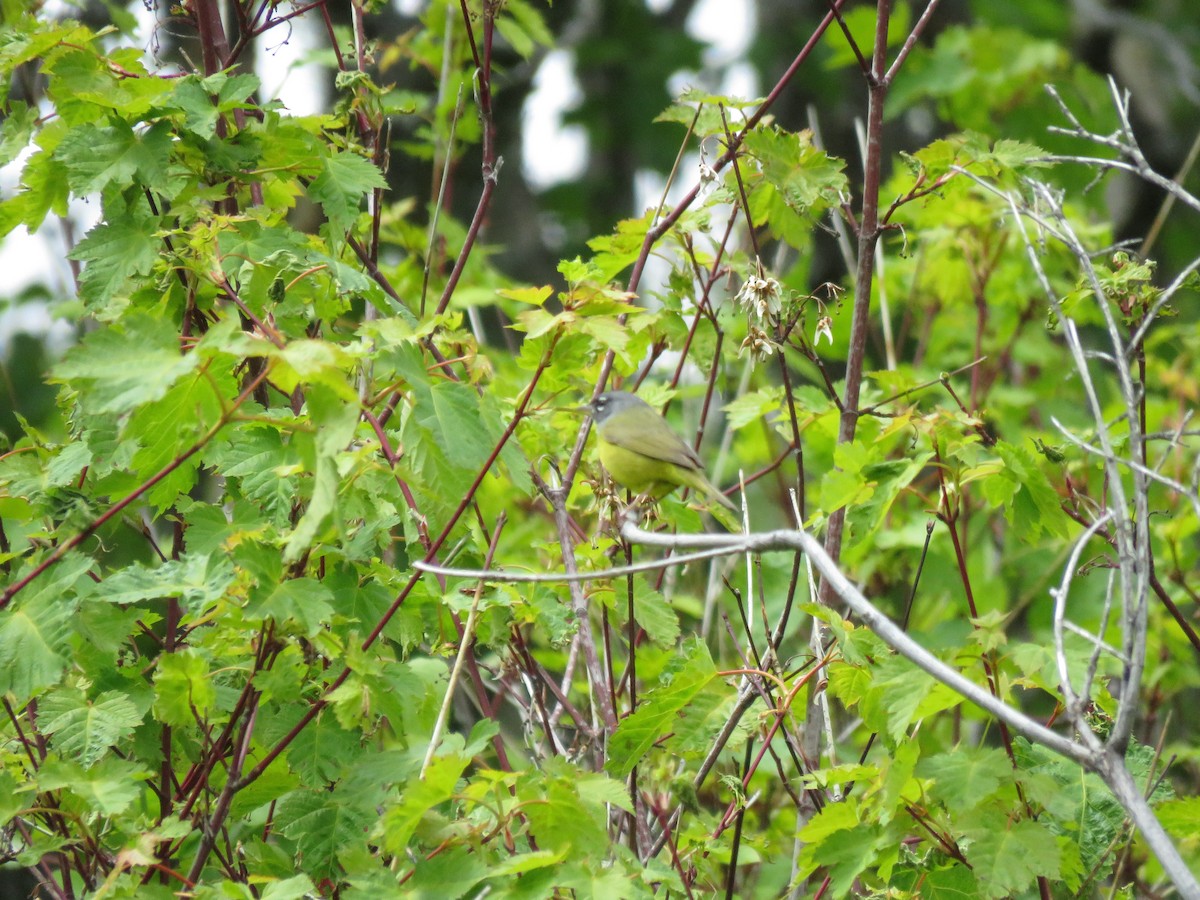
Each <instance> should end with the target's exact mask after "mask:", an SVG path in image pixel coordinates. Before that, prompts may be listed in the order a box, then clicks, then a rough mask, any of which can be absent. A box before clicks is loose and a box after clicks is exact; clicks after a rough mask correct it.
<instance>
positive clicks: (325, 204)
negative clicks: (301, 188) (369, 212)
mask: <svg viewBox="0 0 1200 900" xmlns="http://www.w3.org/2000/svg"><path fill="white" fill-rule="evenodd" d="M386 187H387V182H386V181H385V180H384V178H383V175H382V174H380V172H379V169H378V168H377V167H376V166H375V164H374V163H372V162H371V161H370V160H368V159H364V158H363V157H361V156H358V155H357V154H354V153H350V152H346V151H342V152H337V153H334V154H333V155H332V156H330V157H328V158H327V159H324V160H322V161H321V174H319V175H318V176H317V177H316V178H314V179H313V181H312V184H310V185H309V189H308V190H309V195H310V196H311V197H312V199H313V200H314V201H315V202H317V203H319V204H321V208H322V209H323V210H324V211H325V215H326V216H327V217H328V219H329V227H330V232H331V233H332V234H333V235H334V236H335V237H337V238H340V237H341V235H344V234H345V233H346V232H347V231H348V230H349V229H350V226H351V225H353V224H354V220H355V219H356V218H357V217H358V210H359V205H360V204H361V202H362V199H363V196H364V195H365V194H366V193H367V192H368V191H371V190H374V189H375V188H386Z"/></svg>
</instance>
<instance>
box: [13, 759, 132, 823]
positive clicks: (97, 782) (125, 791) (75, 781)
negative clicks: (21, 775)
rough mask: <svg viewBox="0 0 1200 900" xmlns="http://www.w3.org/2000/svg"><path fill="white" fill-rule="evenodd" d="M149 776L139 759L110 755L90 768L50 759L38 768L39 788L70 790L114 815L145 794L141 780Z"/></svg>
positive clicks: (45, 789)
mask: <svg viewBox="0 0 1200 900" xmlns="http://www.w3.org/2000/svg"><path fill="white" fill-rule="evenodd" d="M149 777H150V773H149V772H147V771H146V770H145V768H143V767H142V766H141V765H139V764H138V763H137V762H135V761H133V760H125V759H119V758H118V757H116V756H113V755H108V756H105V757H104V758H103V759H102V760H100V762H98V763H97V764H96V765H94V766H92V767H91V768H89V769H87V770H85V769H84V768H83V767H82V766H81V765H79V764H78V763H73V762H64V761H61V760H48V761H47V762H45V763H44V764H43V765H42V767H41V768H40V769H39V770H38V773H37V782H36V783H37V788H38V790H39V791H59V790H67V791H70V793H72V794H74V795H75V796H76V797H79V798H80V799H81V800H82V801H83V802H84V803H85V804H86V805H87V807H88V808H89V809H91V810H93V811H95V812H97V813H100V814H101V815H105V816H115V815H119V814H120V813H122V812H124V811H125V810H126V809H128V808H129V807H130V806H131V805H132V804H133V802H134V801H135V800H137V799H138V797H140V796H141V795H142V792H143V790H144V789H143V787H142V784H141V782H143V781H145V780H146V779H147V778H149Z"/></svg>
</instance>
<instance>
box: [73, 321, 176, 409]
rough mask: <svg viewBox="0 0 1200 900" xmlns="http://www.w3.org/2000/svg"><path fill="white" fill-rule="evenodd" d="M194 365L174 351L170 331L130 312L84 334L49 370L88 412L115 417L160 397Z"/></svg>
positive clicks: (172, 329) (164, 324)
mask: <svg viewBox="0 0 1200 900" xmlns="http://www.w3.org/2000/svg"><path fill="white" fill-rule="evenodd" d="M135 355H136V360H137V364H136V365H132V364H131V358H132V357H134V356H135ZM197 361H198V360H197V359H196V357H195V355H194V354H190V353H187V354H184V353H180V352H179V332H178V330H177V329H176V327H175V326H173V325H172V324H171V323H170V322H167V321H166V320H165V319H161V318H159V317H157V316H151V315H149V314H146V313H141V312H136V313H130V314H129V315H127V316H125V317H124V318H123V319H122V320H121V323H120V324H119V325H112V326H109V327H106V328H101V329H99V330H98V331H93V332H92V333H91V334H89V335H88V336H87V337H86V338H84V340H83V342H82V343H81V344H79V345H78V346H77V347H74V348H72V349H71V351H70V352H68V353H67V355H66V357H65V358H64V359H63V360H62V361H61V362H60V363H59V364H58V365H57V366H55V367H54V377H55V380H56V381H65V382H67V383H69V384H71V386H72V387H74V388H75V389H76V390H78V391H79V392H80V394H81V395H82V399H83V401H84V402H85V403H86V405H87V406H88V408H89V409H91V410H92V411H94V412H98V413H100V412H117V413H121V412H128V411H130V410H132V409H134V408H136V407H138V406H140V405H141V404H143V403H149V402H151V401H153V400H158V399H160V398H162V397H164V396H166V394H167V392H168V391H169V390H170V388H171V385H172V384H174V383H175V380H176V379H177V378H179V377H180V376H182V375H183V374H185V373H186V372H188V371H190V370H191V369H192V368H193V367H194V366H195V365H196V363H197Z"/></svg>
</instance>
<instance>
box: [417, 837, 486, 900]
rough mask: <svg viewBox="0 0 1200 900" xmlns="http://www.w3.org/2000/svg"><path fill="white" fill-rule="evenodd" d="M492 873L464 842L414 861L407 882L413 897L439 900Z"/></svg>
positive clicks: (456, 893) (464, 891)
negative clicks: (409, 878) (414, 867)
mask: <svg viewBox="0 0 1200 900" xmlns="http://www.w3.org/2000/svg"><path fill="white" fill-rule="evenodd" d="M491 876H492V867H491V866H489V865H488V864H487V863H485V862H484V861H483V860H482V859H481V858H480V854H479V853H477V852H475V850H474V849H473V848H471V847H469V846H467V845H465V844H463V845H459V846H456V847H451V848H450V849H449V850H448V851H447V852H445V853H440V854H438V855H437V856H434V857H433V858H432V859H426V860H422V861H421V862H419V863H417V866H416V869H414V870H413V877H412V881H411V883H410V884H411V887H412V889H413V891H414V892H415V896H416V897H419V898H425V897H428V898H430V900H438V898H443V897H445V898H450V897H462V896H464V895H465V894H466V893H467V892H468V891H470V889H471V888H473V887H475V885H477V884H478V883H479V882H481V881H482V880H483V879H484V878H488V877H491Z"/></svg>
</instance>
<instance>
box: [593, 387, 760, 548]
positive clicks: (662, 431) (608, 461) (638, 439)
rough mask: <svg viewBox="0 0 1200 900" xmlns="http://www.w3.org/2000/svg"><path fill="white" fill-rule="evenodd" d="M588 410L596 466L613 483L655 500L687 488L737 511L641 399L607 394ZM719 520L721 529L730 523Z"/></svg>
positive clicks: (690, 451)
mask: <svg viewBox="0 0 1200 900" xmlns="http://www.w3.org/2000/svg"><path fill="white" fill-rule="evenodd" d="M587 408H588V410H589V411H590V412H591V414H592V418H593V419H594V420H595V422H596V435H597V437H598V438H599V442H600V462H601V463H602V464H603V465H604V468H605V469H607V470H608V474H609V475H611V476H612V479H613V481H615V482H616V483H617V484H619V485H621V486H622V487H625V488H628V489H629V490H631V491H633V492H634V493H635V494H648V495H649V496H651V497H654V498H655V499H658V498H659V497H663V496H665V495H666V494H669V493H670V492H671V491H672V490H674V489H675V488H676V487H688V488H692V489H693V490H695V491H697V492H699V493H701V494H704V495H705V496H706V497H708V498H709V499H711V500H715V501H717V502H718V503H720V504H721V505H722V506H724V507H725V508H726V509H729V510H732V511H733V512H735V513H736V512H737V507H736V506H734V505H733V504H732V503H731V502H730V501H729V499H728V498H727V497H726V496H725V495H724V494H722V493H721V491H720V490H719V489H718V488H717V487H716V486H715V485H714V484H713V483H712V482H711V481H709V480H708V478H707V477H706V476H705V474H704V466H703V464H702V463H701V462H700V457H699V456H697V455H696V451H695V450H693V449H692V448H691V447H689V446H688V445H687V444H686V443H684V441H683V439H682V438H680V437H679V435H677V434H676V433H675V432H674V430H672V428H671V426H670V425H668V424H667V420H666V419H664V418H663V417H662V416H661V415H659V414H658V412H657V411H656V410H655V409H654V407H652V406H651V405H650V404H649V403H647V402H646V401H645V400H643V399H642V398H641V397H635V396H634V395H633V394H629V393H626V392H625V391H608V392H607V393H604V394H601V395H600V396H599V397H597V398H596V399H595V400H593V401H592V402H591V403H590V404H589V405H588V407H587ZM719 518H720V521H721V523H722V524H723V525H726V526H728V525H729V523H728V522H726V521H725V519H726V518H728V517H727V516H721V517H719Z"/></svg>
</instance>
